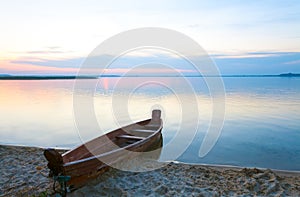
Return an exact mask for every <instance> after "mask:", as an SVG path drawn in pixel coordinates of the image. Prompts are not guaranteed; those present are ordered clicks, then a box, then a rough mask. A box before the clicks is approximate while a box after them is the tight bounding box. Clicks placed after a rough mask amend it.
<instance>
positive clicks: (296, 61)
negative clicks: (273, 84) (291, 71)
mask: <svg viewBox="0 0 300 197" xmlns="http://www.w3.org/2000/svg"><path fill="white" fill-rule="evenodd" d="M285 64H287V65H291V64H293V65H294V64H299V65H300V60H295V61H290V62H285Z"/></svg>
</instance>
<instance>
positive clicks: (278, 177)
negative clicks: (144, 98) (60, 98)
mask: <svg viewBox="0 0 300 197" xmlns="http://www.w3.org/2000/svg"><path fill="white" fill-rule="evenodd" d="M149 162H150V161H149ZM151 162H152V163H153V161H151ZM46 165H47V162H46V160H45V159H44V157H43V149H41V148H33V147H21V146H1V145H0V172H1V174H0V196H34V195H37V196H39V195H41V194H53V190H52V183H53V182H52V180H51V179H49V178H48V177H47V174H48V169H47V167H46ZM154 165H155V164H154ZM101 195H104V196H222V195H223V196H228V195H230V196H232V195H258V196H300V173H299V172H298V173H296V172H283V171H282V172H280V171H272V170H260V169H248V168H235V167H224V166H204V165H189V164H177V163H170V164H168V165H166V166H164V167H162V168H159V169H157V170H154V171H148V172H124V171H119V170H116V169H113V168H111V169H110V170H109V171H108V172H106V173H104V174H103V175H102V176H100V177H98V179H96V180H94V181H92V182H91V183H90V184H88V185H87V186H85V187H83V188H80V189H78V190H76V191H74V192H72V193H70V194H68V196H101Z"/></svg>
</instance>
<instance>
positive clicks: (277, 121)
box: [0, 77, 300, 170]
mask: <svg viewBox="0 0 300 197" xmlns="http://www.w3.org/2000/svg"><path fill="white" fill-rule="evenodd" d="M133 80H134V81H135V83H140V82H141V81H142V80H144V79H142V78H128V79H126V80H122V82H121V83H119V82H120V79H119V78H103V79H101V80H99V83H98V86H97V89H96V92H95V95H94V106H95V111H96V117H97V121H98V124H99V127H100V128H101V130H103V131H110V130H112V129H114V128H116V127H119V126H120V125H124V124H129V123H130V122H128V120H127V119H126V114H115V113H118V111H116V110H115V109H113V108H112V103H113V104H114V105H116V106H115V108H118V106H117V104H118V102H115V103H114V99H116V98H117V99H120V100H122V99H123V100H125V101H126V105H127V106H126V109H128V113H129V115H130V119H131V120H130V121H138V120H141V119H145V118H148V117H149V116H150V112H151V110H152V108H153V106H155V107H159V108H162V109H163V112H164V114H163V115H162V116H163V120H164V129H163V131H162V132H163V136H164V144H165V145H167V144H168V143H170V142H171V141H172V139H173V138H174V136H175V134H176V132H177V131H178V130H179V129H180V128H181V129H182V130H183V131H184V134H185V135H186V136H187V139H188V137H190V135H193V133H194V132H193V127H194V125H192V122H193V119H194V118H195V117H194V115H191V116H190V117H188V119H187V121H185V122H181V120H182V109H181V107H182V105H183V104H182V100H180V99H179V98H180V96H182V97H184V98H185V101H189V100H190V99H191V98H192V97H193V96H195V98H196V99H197V101H198V103H197V106H196V108H198V110H199V118H200V120H199V128H198V130H197V131H198V132H197V134H196V136H195V137H194V140H193V141H192V143H191V145H190V146H189V148H188V149H187V150H186V151H185V152H184V154H182V155H181V156H180V157H179V158H178V159H177V160H179V161H183V162H189V163H207V164H231V165H240V166H257V167H266V168H278V169H288V170H300V165H299V163H300V144H299V141H300V102H299V101H300V78H279V77H278V78H276V77H275V78H225V79H224V83H225V87H226V117H225V124H224V127H223V130H222V133H221V136H220V138H219V140H218V142H217V144H216V146H215V147H214V148H213V149H212V151H211V152H209V154H208V155H207V156H206V157H204V158H199V157H198V151H199V148H200V145H201V143H202V140H203V137H204V135H205V132H206V131H207V128H208V126H209V122H210V119H211V115H212V112H211V111H212V103H211V98H210V95H209V91H208V88H207V87H206V85H205V82H204V80H203V79H202V78H189V79H188V80H189V83H190V84H192V87H193V88H194V89H195V92H196V95H193V94H192V93H191V92H190V91H188V90H187V88H185V87H184V86H183V85H182V81H180V80H179V79H178V78H164V79H160V80H162V81H163V85H165V86H163V85H162V84H154V83H152V84H147V85H145V86H141V87H139V88H137V89H135V90H134V92H132V93H130V95H129V94H128V91H129V90H128V87H130V84H132V83H133ZM139 80H140V81H139ZM86 82H87V83H90V82H91V80H86ZM116 84H117V86H116ZM73 85H74V81H72V80H49V81H34V80H32V81H22V80H20V81H17V80H16V81H0V143H2V144H21V145H33V146H43V147H48V146H58V147H69V148H70V147H73V146H75V145H78V144H81V143H82V141H81V140H83V141H86V140H88V139H91V138H93V137H96V136H98V135H101V134H102V132H100V131H97V130H93V129H87V130H86V131H84V132H82V131H81V132H80V135H79V134H78V132H77V129H76V125H75V123H74V118H73V95H72V93H73ZM116 87H117V91H113V90H116ZM167 87H171V88H167ZM178 95H180V96H178ZM82 96H83V97H84V96H85V89H83V90H82ZM122 118H124V119H123V120H122ZM116 119H117V120H118V121H116ZM126 121H127V122H126ZM182 130H180V131H182ZM181 142H182V143H186V142H185V138H184V137H183V138H182V140H181ZM181 142H176V143H181ZM179 147H180V146H179ZM170 151H173V152H176V151H179V150H176V148H174V149H172V150H163V151H162V155H161V158H160V160H164V159H166V158H168V157H167V155H169V154H171V152H170Z"/></svg>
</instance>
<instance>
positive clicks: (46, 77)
mask: <svg viewBox="0 0 300 197" xmlns="http://www.w3.org/2000/svg"><path fill="white" fill-rule="evenodd" d="M118 77H182V76H180V75H178V76H168V75H156V76H154V75H153V76H151V75H136V76H134V75H132V76H122V75H102V76H55V75H54V76H49V75H30V76H29V75H28V76H26V75H25V76H21V75H6V74H5V75H1V74H0V80H69V79H99V78H118ZM183 77H226V78H227V77H288V78H290V77H300V74H298V73H283V74H279V75H221V76H217V75H216V76H213V75H202V76H199V75H187V76H183Z"/></svg>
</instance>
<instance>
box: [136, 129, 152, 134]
mask: <svg viewBox="0 0 300 197" xmlns="http://www.w3.org/2000/svg"><path fill="white" fill-rule="evenodd" d="M132 131H133V132H141V133H154V132H155V131H154V130H151V129H133V130H132Z"/></svg>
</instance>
